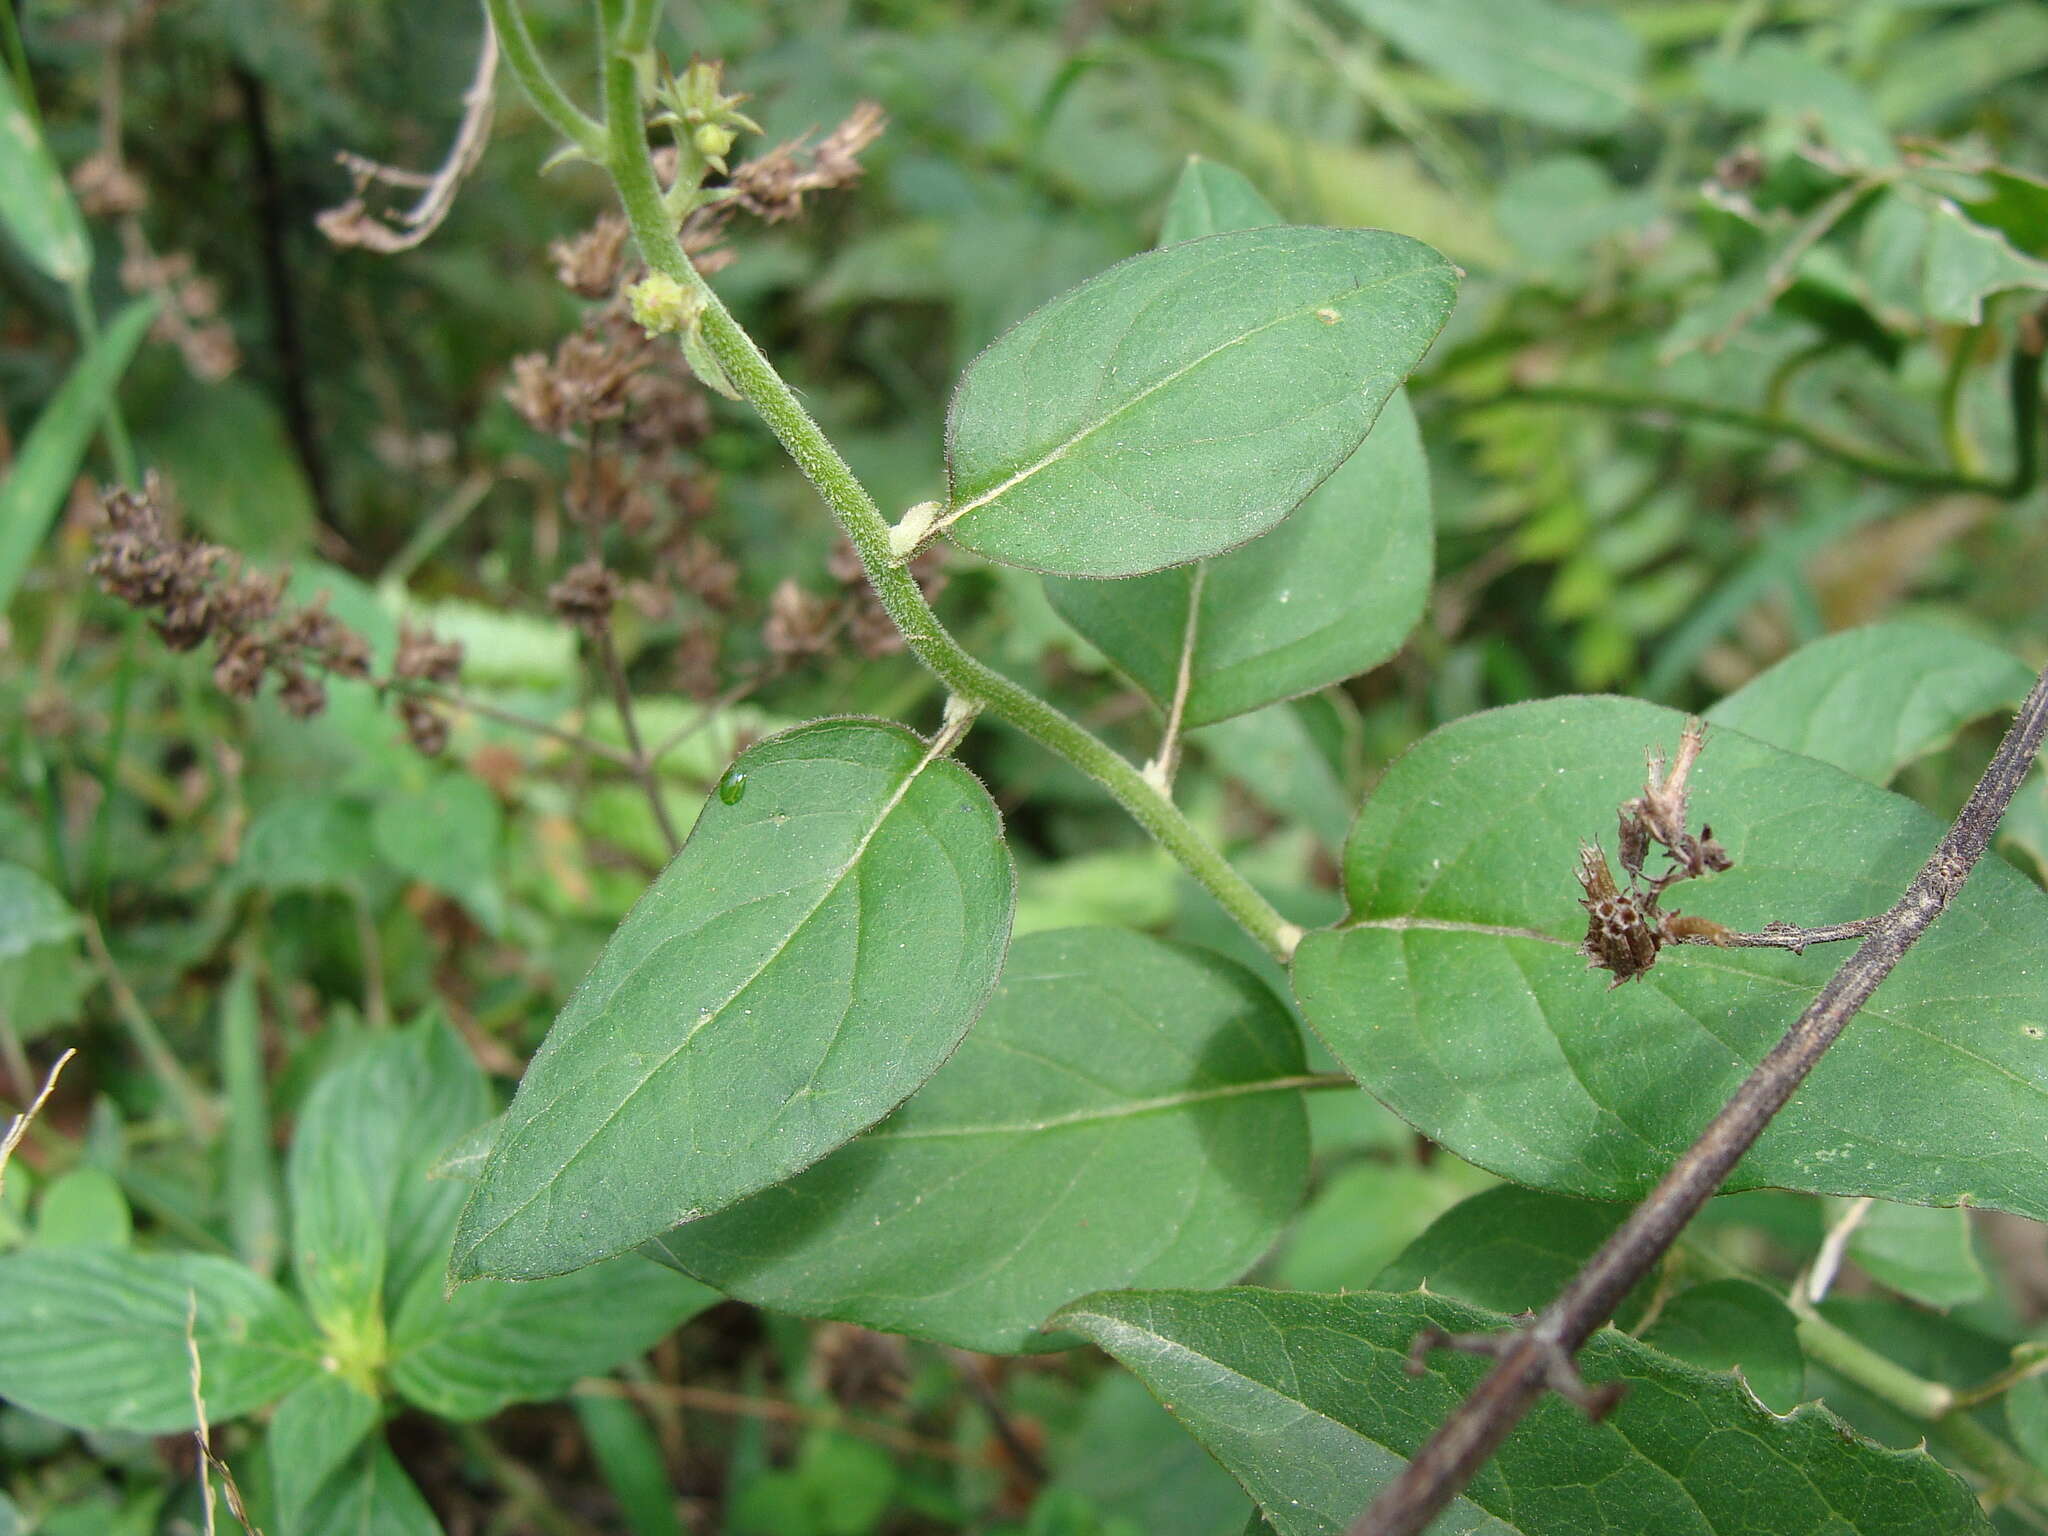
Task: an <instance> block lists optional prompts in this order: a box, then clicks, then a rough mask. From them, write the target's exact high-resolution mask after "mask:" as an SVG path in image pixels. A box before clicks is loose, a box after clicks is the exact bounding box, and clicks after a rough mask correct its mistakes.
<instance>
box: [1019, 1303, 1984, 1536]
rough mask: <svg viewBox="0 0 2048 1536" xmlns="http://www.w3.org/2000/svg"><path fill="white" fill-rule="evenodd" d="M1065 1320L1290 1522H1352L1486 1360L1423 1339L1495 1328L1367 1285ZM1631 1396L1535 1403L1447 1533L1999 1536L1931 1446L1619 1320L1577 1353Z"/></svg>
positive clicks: (1278, 1521)
mask: <svg viewBox="0 0 2048 1536" xmlns="http://www.w3.org/2000/svg"><path fill="white" fill-rule="evenodd" d="M1056 1321H1057V1322H1058V1323H1059V1324H1060V1325H1061V1326H1062V1327H1066V1328H1070V1329H1072V1330H1074V1331H1075V1332H1077V1333H1082V1334H1085V1335H1087V1336H1088V1337H1089V1338H1091V1339H1093V1340H1094V1341H1095V1342H1096V1343H1098V1344H1100V1345H1101V1346H1102V1347H1103V1348H1104V1349H1106V1350H1108V1351H1109V1352H1110V1353H1111V1354H1113V1355H1115V1356H1116V1357H1117V1358H1118V1359H1119V1360H1121V1361H1123V1363H1124V1364H1125V1365H1127V1366H1129V1367H1130V1368H1131V1369H1132V1371H1134V1372H1135V1373H1136V1374H1137V1375H1138V1377H1139V1378H1140V1379H1141V1380H1143V1381H1144V1383H1145V1385H1146V1386H1148V1387H1150V1388H1151V1389H1152V1392H1153V1394H1154V1395H1155V1396H1157V1397H1158V1398H1159V1399H1160V1400H1161V1401H1162V1402H1164V1403H1166V1404H1167V1405H1168V1406H1169V1407H1170V1408H1171V1409H1172V1411H1173V1414H1174V1416H1175V1417H1176V1418H1178V1419H1179V1420H1180V1421H1181V1422H1182V1423H1183V1424H1185V1425H1186V1426H1187V1427H1188V1429H1189V1430H1190V1431H1191V1432H1193V1434H1194V1435H1195V1436H1196V1438H1197V1439H1199V1440H1201V1441H1202V1443H1203V1444H1204V1445H1206V1446H1207V1447H1208V1448H1209V1451H1210V1453H1211V1454H1212V1455H1214V1456H1215V1457H1216V1459H1217V1460H1219V1461H1221V1462H1222V1463H1223V1464H1224V1466H1225V1467H1227V1468H1229V1469H1230V1471H1231V1472H1232V1473H1233V1474H1234V1475H1235V1476H1236V1477H1237V1479H1238V1481H1239V1482H1241V1483H1243V1484H1244V1486H1245V1488H1246V1489H1247V1491H1249V1492H1250V1493H1251V1495H1252V1497H1253V1498H1254V1499H1256V1500H1258V1502H1259V1504H1260V1506H1261V1508H1262V1509H1263V1510H1264V1511H1265V1515H1266V1518H1267V1520H1269V1521H1270V1522H1271V1524H1272V1527H1273V1529H1274V1530H1275V1531H1277V1532H1279V1533H1280V1536H1338V1533H1341V1532H1342V1531H1343V1530H1344V1529H1345V1528H1346V1527H1347V1525H1348V1524H1349V1523H1350V1521H1351V1520H1352V1519H1354V1518H1355V1517H1356V1516H1357V1515H1358V1513H1359V1512H1360V1511H1361V1510H1362V1509H1363V1508H1364V1507H1365V1505H1366V1504H1367V1503H1368V1502H1369V1501H1370V1500H1371V1498H1372V1496H1373V1495H1374V1494H1375V1493H1376V1492H1378V1490H1379V1489H1380V1488H1381V1487H1382V1486H1384V1484H1385V1483H1386V1482H1387V1480H1388V1479H1389V1478H1391V1477H1392V1476H1393V1475H1394V1474H1395V1473H1396V1472H1397V1471H1399V1469H1400V1467H1401V1465H1402V1463H1403V1461H1404V1460H1405V1458H1407V1457H1408V1456H1411V1455H1413V1454H1414V1453H1415V1451H1416V1449H1417V1448H1418V1447H1419V1446H1420V1444H1421V1442H1422V1440H1423V1438H1424V1437H1425V1436H1426V1435H1427V1434H1428V1433H1429V1431H1430V1430H1431V1429H1432V1428H1433V1427H1434V1426H1435V1425H1436V1424H1437V1423H1439V1422H1440V1421H1441V1420H1442V1419H1443V1418H1444V1416H1445V1415H1446V1414H1448V1413H1449V1412H1450V1410H1451V1409H1452V1407H1453V1406H1455V1405H1456V1403H1457V1402H1458V1400H1459V1399H1460V1398H1461V1397H1462V1396H1463V1395H1464V1394H1465V1392H1467V1391H1468V1390H1469V1389H1470V1388H1471V1387H1472V1386H1473V1385H1475V1384H1476V1383H1477V1382H1478V1380H1479V1378H1480V1377H1481V1376H1482V1375H1484V1374H1485V1372H1486V1371H1487V1370H1488V1369H1489V1363H1488V1362H1487V1361H1485V1360H1481V1359H1476V1358H1474V1357H1473V1356H1471V1355H1466V1354H1459V1353H1452V1352H1448V1351H1442V1350H1439V1351H1436V1352H1435V1353H1433V1354H1431V1355H1430V1356H1429V1359H1428V1362H1427V1363H1428V1370H1427V1371H1426V1372H1425V1374H1424V1375H1422V1376H1421V1377H1420V1378H1416V1377H1411V1376H1410V1375H1409V1374H1408V1372H1407V1370H1406V1368H1405V1367H1406V1362H1407V1357H1408V1348H1409V1344H1410V1342H1411V1341H1412V1340H1413V1339H1414V1337H1415V1335H1416V1334H1417V1333H1418V1332H1420V1331H1421V1330H1422V1329H1423V1328H1425V1327H1430V1326H1435V1327H1438V1328H1442V1329H1443V1330H1445V1331H1446V1332H1450V1333H1470V1332H1479V1331H1488V1330H1499V1329H1503V1328H1506V1327H1508V1326H1510V1321H1509V1319H1508V1318H1507V1317H1505V1316H1503V1315H1501V1314H1500V1313H1497V1312H1487V1311H1482V1310H1481V1309H1479V1308H1476V1307H1471V1306H1467V1305H1466V1304H1464V1303H1462V1302H1457V1301H1452V1300H1450V1299H1449V1298H1447V1297H1441V1296H1433V1295H1427V1294H1414V1293H1408V1294H1388V1293H1382V1292H1372V1291H1368V1292H1362V1293H1359V1294H1356V1295H1349V1296H1315V1295H1307V1294H1303V1293H1300V1292H1281V1291H1259V1290H1250V1289H1242V1290H1227V1291H1209V1292H1192V1291H1150V1292H1147V1291H1126V1292H1113V1293H1108V1294H1104V1295H1098V1296H1090V1297H1084V1298H1083V1299H1082V1300H1080V1301H1078V1302H1076V1303H1074V1305H1073V1306H1071V1307H1068V1308H1067V1309H1066V1310H1064V1311H1063V1312H1061V1313H1060V1314H1059V1315H1058V1318H1057V1319H1056ZM1580 1364H1581V1365H1582V1366H1583V1367H1584V1369H1585V1373H1586V1376H1587V1378H1588V1380H1591V1381H1595V1382H1605V1381H1615V1380H1619V1381H1622V1382H1625V1383H1626V1384H1627V1385H1628V1387H1629V1388H1630V1390H1629V1392H1628V1395H1627V1396H1626V1397H1624V1398H1623V1399H1622V1401H1621V1404H1620V1406H1619V1407H1618V1408H1616V1409H1615V1410H1614V1411H1613V1412H1612V1413H1611V1414H1609V1415H1608V1417H1607V1418H1605V1419H1604V1420H1602V1421H1600V1422H1599V1423H1597V1424H1596V1423H1589V1422H1587V1420H1586V1419H1585V1417H1584V1416H1583V1415H1581V1414H1580V1413H1579V1411H1578V1410H1577V1409H1576V1408H1573V1407H1571V1406H1570V1405H1568V1404H1566V1403H1565V1402H1563V1401H1562V1400H1561V1399H1558V1398H1556V1397H1547V1398H1545V1399H1544V1400H1543V1401H1542V1402H1540V1403H1538V1405H1537V1406H1536V1408H1535V1409H1534V1410H1533V1411H1532V1412H1531V1413H1530V1415H1529V1417H1528V1419H1527V1420H1526V1421H1524V1423H1523V1424H1522V1426H1521V1427H1520V1428H1519V1429H1518V1430H1517V1431H1516V1432H1515V1434H1514V1435H1513V1436H1512V1437H1510V1438H1509V1440H1508V1441H1507V1443H1506V1444H1505V1445H1504V1446H1503V1447H1502V1448H1501V1450H1500V1452H1499V1453H1498V1454H1497V1455H1496V1456H1495V1458H1494V1460H1493V1461H1492V1462H1491V1463H1489V1465H1488V1466H1487V1468H1486V1469H1485V1470H1484V1471H1482V1472H1481V1473H1480V1474H1479V1476H1478V1477H1476V1478H1475V1479H1474V1480H1473V1481H1472V1482H1471V1484H1469V1485H1468V1486H1467V1488H1466V1490H1465V1493H1464V1496H1463V1497H1461V1498H1459V1499H1458V1500H1456V1501H1455V1502H1454V1503H1453V1504H1452V1505H1451V1508H1450V1511H1449V1512H1447V1513H1446V1515H1445V1516H1444V1517H1442V1521H1441V1523H1439V1524H1438V1525H1436V1526H1433V1527H1432V1529H1433V1530H1442V1531H1459V1532H1470V1533H1473V1536H1509V1533H1524V1536H1556V1533H1559V1532H1566V1531H1581V1530H1589V1529H1593V1530H1598V1529H1612V1530H1629V1531H1656V1532H1659V1533H1660V1536H1662V1533H1680V1532H1683V1533H1686V1536H1720V1533H1728V1536H1737V1533H1740V1536H1754V1533H1756V1532H1760V1531H1768V1532H1771V1533H1773V1536H1841V1533H1844V1532H1848V1531H1854V1532H1856V1533H1857V1536H1964V1533H1968V1532H1988V1531H1989V1530H1990V1526H1989V1525H1988V1524H1987V1523H1986V1522H1985V1519H1984V1516H1983V1514H1982V1512H1981V1511H1980V1510H1979V1509H1978V1507H1977V1503H1976V1500H1975V1498H1974V1497H1973V1496H1972V1495H1971V1493H1970V1491H1969V1490H1968V1489H1967V1488H1965V1487H1964V1486H1963V1484H1962V1483H1961V1482H1960V1481H1958V1480H1957V1479H1956V1478H1955V1476H1954V1475H1953V1474H1951V1473H1950V1472H1948V1471H1947V1470H1946V1469H1945V1468H1943V1467H1942V1466H1941V1465H1940V1464H1939V1463H1937V1462H1936V1461H1934V1460H1933V1458H1931V1457H1930V1456H1928V1455H1927V1454H1926V1453H1925V1452H1924V1451H1910V1452H1901V1451H1891V1450H1887V1449H1885V1448H1883V1447H1881V1446H1878V1445H1876V1444H1873V1443H1872V1442H1870V1441H1867V1440H1864V1439H1861V1438H1860V1437H1858V1436H1856V1435H1855V1434H1854V1433H1852V1432H1851V1431H1850V1430H1849V1429H1848V1428H1847V1426H1846V1425H1844V1424H1843V1423H1842V1422H1841V1420H1839V1419H1837V1418H1836V1417H1835V1416H1834V1415H1833V1414H1831V1413H1829V1412H1827V1411H1826V1410H1825V1409H1823V1408H1820V1407H1818V1406H1812V1407H1807V1408H1802V1409H1800V1410H1799V1411H1797V1412H1796V1413H1793V1414H1790V1415H1787V1416H1785V1417H1779V1416H1778V1415H1776V1414H1773V1413H1771V1412H1770V1411H1769V1410H1767V1409H1765V1408H1764V1407H1763V1406H1762V1405H1761V1404H1759V1403H1758V1402H1757V1401H1756V1400H1755V1399H1754V1398H1753V1397H1751V1396H1750V1394H1749V1392H1748V1391H1747V1390H1746V1389H1744V1387H1743V1386H1742V1385H1741V1384H1740V1383H1739V1382H1737V1381H1735V1380H1734V1379H1733V1378H1731V1377H1729V1376H1726V1375H1721V1374H1715V1373H1709V1372H1705V1371H1699V1370H1695V1369H1693V1368H1692V1367H1690V1366H1686V1365H1683V1364H1680V1363H1679V1362H1677V1361H1675V1360H1673V1359H1671V1358H1670V1357H1669V1356H1667V1355H1664V1354H1662V1353H1661V1352H1659V1351H1657V1350H1654V1349H1651V1348H1648V1347H1647V1346H1645V1345H1642V1344H1638V1343H1636V1342H1635V1341H1634V1340H1632V1339H1630V1338H1628V1337H1627V1336H1626V1335H1624V1334H1619V1333H1616V1332H1614V1331H1612V1330H1608V1331H1605V1332H1602V1333H1600V1334H1598V1335H1596V1336H1595V1338H1594V1339H1593V1340H1592V1342H1591V1343H1590V1344H1589V1345H1588V1346H1587V1348H1586V1349H1585V1350H1584V1352H1583V1353H1582V1354H1581V1355H1580Z"/></svg>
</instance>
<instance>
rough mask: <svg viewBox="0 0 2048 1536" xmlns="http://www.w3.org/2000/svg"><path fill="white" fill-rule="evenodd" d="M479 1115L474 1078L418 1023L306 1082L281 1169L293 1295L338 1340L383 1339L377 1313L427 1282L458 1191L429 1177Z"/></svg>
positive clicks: (446, 1040)
mask: <svg viewBox="0 0 2048 1536" xmlns="http://www.w3.org/2000/svg"><path fill="white" fill-rule="evenodd" d="M489 1113H490V1093H489V1089H488V1088H487V1086H486V1085H485V1083H484V1077H483V1073H482V1072H481V1071H480V1070H479V1069H478V1067H477V1065H476V1061H475V1058H474V1057H472V1056H471V1055H470V1053H469V1050H468V1048H467V1047H466V1046H465V1045H463V1043H462V1041H461V1040H460V1038H458V1037H457V1036H456V1034H455V1032H454V1031H453V1030H451V1029H449V1028H448V1026H447V1025H446V1024H444V1023H442V1022H441V1021H440V1020H439V1019H438V1018H433V1017H429V1018H427V1019H423V1020H422V1021H421V1022H420V1023H418V1024H416V1025H414V1026H413V1027H412V1028H410V1029H407V1030H405V1031H403V1032H402V1033H399V1034H396V1035H391V1036H387V1037H385V1038H383V1039H380V1040H379V1041H377V1043H376V1044H374V1045H372V1046H371V1047H369V1048H368V1049H367V1050H364V1051H362V1052H360V1053H359V1054H357V1055H355V1056H353V1057H351V1058H350V1059H349V1060H348V1061H347V1062H345V1063H343V1064H342V1065H341V1066H339V1067H337V1068H335V1069H334V1070H333V1071H331V1072H329V1073H328V1074H327V1075H326V1076H324V1077H323V1078H321V1079H320V1081H319V1082H318V1083H317V1084H316V1085H315V1086H314V1088H313V1091H312V1092H311V1093H310V1094H309V1095H308V1096H307V1098H306V1103H305V1107H304V1108H303V1109H302V1110H301V1111H300V1114H299V1124H298V1130H297V1133H296V1134H295V1135H294V1136H293V1138H292V1149H291V1157H290V1160H289V1163H288V1164H287V1174H286V1176H287V1180H288V1184H289V1188H290V1192H291V1212H292V1268H293V1272H294V1275H295V1277H296V1278H297V1280H298V1286H299V1293H300V1294H301V1295H302V1296H303V1297H305V1299H306V1305H307V1306H308V1307H309V1308H310V1309H311V1311H312V1313H313V1316H314V1317H315V1318H317V1319H318V1320H319V1321H320V1323H321V1325H322V1326H323V1327H324V1328H325V1329H327V1330H328V1332H329V1333H330V1334H332V1335H334V1336H335V1337H336V1338H337V1339H339V1340H342V1341H344V1342H346V1341H357V1342H368V1341H372V1340H377V1339H381V1338H382V1337H383V1336H384V1314H385V1311H386V1309H387V1306H388V1305H390V1304H395V1302H396V1301H397V1299H398V1298H400V1297H402V1296H404V1295H406V1294H407V1292H409V1291H410V1290H411V1289H412V1287H413V1285H414V1283H415V1282H416V1281H417V1280H418V1279H419V1277H420V1276H422V1275H426V1276H427V1277H428V1278H429V1279H431V1280H435V1281H438V1279H439V1276H440V1269H441V1264H442V1261H443V1259H444V1257H445V1255H446V1253H447V1246H448V1241H449V1234H450V1232H451V1230H452V1228H453V1223H454V1219H455V1212H456V1210H457V1209H458V1208H459V1207H460V1206H461V1204H462V1198H463V1190H462V1187H461V1186H460V1185H459V1184H451V1183H447V1182H443V1181H437V1180H432V1179H429V1178H428V1176H427V1174H428V1170H429V1169H430V1168H431V1167H432V1166H433V1164H434V1162H435V1160H436V1158H437V1157H438V1155H439V1154H440V1153H441V1152H442V1151H443V1150H444V1148H445V1146H446V1144H447V1143H448V1142H449V1141H450V1140H451V1139H453V1135H454V1133H455V1132H456V1130H457V1129H458V1128H459V1127H462V1126H472V1125H475V1124H476V1123H477V1122H478V1121H480V1120H482V1119H484V1118H485V1116H487V1115H488V1114H489Z"/></svg>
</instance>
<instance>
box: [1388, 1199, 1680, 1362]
mask: <svg viewBox="0 0 2048 1536" xmlns="http://www.w3.org/2000/svg"><path fill="white" fill-rule="evenodd" d="M1628 1211H1629V1208H1628V1207H1627V1206H1625V1205H1605V1204H1595V1203H1594V1202H1593V1201H1590V1200H1568V1199H1565V1198H1564V1197H1562V1196H1560V1195H1548V1194H1545V1193H1543V1192H1542V1191H1541V1190H1536V1189H1523V1188H1520V1187H1519V1186H1517V1185H1514V1184H1502V1185H1498V1186H1496V1187H1495V1188H1493V1189H1487V1190H1481V1191H1480V1192H1479V1193H1478V1194H1476V1195H1474V1196H1472V1198H1471V1199H1469V1200H1461V1201H1459V1202H1458V1204H1456V1205H1454V1206H1452V1207H1451V1208H1450V1209H1449V1210H1448V1211H1446V1212H1444V1214H1443V1215H1441V1216H1439V1217H1438V1218H1437V1219H1436V1220H1435V1221H1433V1222H1431V1223H1430V1226H1429V1230H1428V1231H1427V1232H1424V1233H1423V1234H1422V1236H1420V1237H1418V1238H1417V1239H1416V1240H1415V1241H1414V1242H1412V1243H1410V1244H1409V1245H1408V1246H1407V1247H1406V1248H1405V1249H1403V1250H1402V1252H1401V1255H1400V1257H1399V1258H1397V1259H1395V1260H1394V1262H1393V1263H1391V1264H1389V1265H1388V1266H1387V1267H1386V1268H1385V1269H1383V1270H1381V1271H1380V1273H1379V1275H1378V1277H1377V1278H1375V1279H1374V1280H1373V1282H1372V1289H1374V1290H1376V1291H1407V1290H1421V1289H1427V1290H1429V1291H1431V1292H1433V1293H1435V1294H1436V1295H1439V1296H1455V1297H1457V1298H1458V1299H1459V1300H1460V1301H1469V1302H1471V1303H1472V1304H1473V1305H1474V1306H1481V1307H1490V1308H1492V1309H1493V1310H1494V1311H1496V1312H1533V1311H1537V1310H1540V1309H1541V1308H1543V1307H1545V1306H1547V1305H1549V1303H1550V1299H1551V1298H1552V1297H1553V1296H1555V1295H1556V1294H1557V1293H1558V1292H1559V1291H1561V1290H1563V1289H1564V1287H1565V1284H1566V1283H1567V1282H1568V1281H1569V1280H1570V1279H1571V1278H1572V1276H1573V1275H1574V1274H1576V1273H1578V1269H1579V1266H1580V1265H1581V1264H1584V1263H1585V1262H1586V1260H1587V1259H1588V1258H1590V1257H1592V1255H1593V1254H1594V1253H1595V1252H1596V1251H1597V1250H1598V1249H1599V1247H1600V1245H1601V1244H1602V1243H1604V1242H1606V1241H1607V1239H1608V1238H1609V1237H1611V1236H1613V1235H1614V1229H1615V1228H1616V1227H1618V1226H1620V1225H1621V1224H1622V1222H1623V1221H1624V1220H1626V1219H1627V1217H1628ZM1643 1294H1644V1289H1643V1288H1639V1289H1638V1290H1636V1291H1634V1292H1632V1293H1631V1294H1630V1296H1629V1297H1628V1298H1627V1299H1626V1300H1624V1301H1623V1302H1622V1304H1621V1306H1620V1307H1618V1308H1617V1309H1616V1312H1615V1315H1616V1317H1617V1318H1619V1319H1620V1321H1621V1324H1622V1326H1624V1327H1628V1326H1630V1325H1632V1324H1633V1322H1634V1320H1635V1319H1636V1318H1637V1317H1638V1316H1639V1315H1640V1313H1641V1311H1642V1299H1643Z"/></svg>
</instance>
